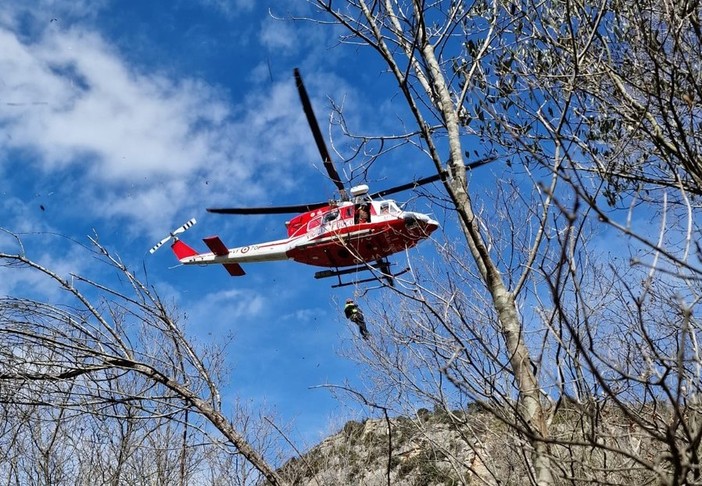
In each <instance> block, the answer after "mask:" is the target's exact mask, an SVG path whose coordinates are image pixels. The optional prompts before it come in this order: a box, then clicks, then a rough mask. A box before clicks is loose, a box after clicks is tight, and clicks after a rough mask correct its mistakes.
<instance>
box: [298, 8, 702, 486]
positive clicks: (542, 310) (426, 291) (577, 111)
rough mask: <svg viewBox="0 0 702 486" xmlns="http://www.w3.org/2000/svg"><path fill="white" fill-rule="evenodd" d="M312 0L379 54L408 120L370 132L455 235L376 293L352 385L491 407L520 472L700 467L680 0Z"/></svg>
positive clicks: (399, 401) (692, 205)
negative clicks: (406, 163)
mask: <svg viewBox="0 0 702 486" xmlns="http://www.w3.org/2000/svg"><path fill="white" fill-rule="evenodd" d="M309 3H310V4H312V5H313V6H315V7H316V8H317V9H318V11H319V16H318V17H315V18H312V19H310V20H313V21H318V20H319V19H324V20H329V19H331V20H333V21H334V22H335V23H336V24H339V25H341V26H342V27H343V28H344V29H345V30H344V34H342V37H341V40H342V42H347V43H350V44H353V45H355V46H358V45H362V46H367V47H368V48H369V51H372V52H373V53H374V54H377V55H379V56H380V57H381V58H382V59H383V61H385V63H386V66H387V69H388V72H389V74H390V75H391V76H392V77H393V78H394V80H395V81H396V82H397V86H398V89H399V93H400V94H401V95H402V98H403V101H404V102H405V104H406V107H408V108H409V110H410V113H411V117H412V121H411V122H410V121H408V120H406V119H405V120H403V122H404V126H405V127H415V128H416V130H412V128H409V129H407V132H406V133H403V134H397V133H395V134H391V135H389V136H379V137H378V139H382V140H389V139H391V138H392V139H393V140H398V139H400V138H404V139H405V140H406V141H407V143H406V144H405V145H404V146H403V147H405V148H406V147H409V146H413V147H416V148H418V149H419V153H422V154H423V155H424V156H426V157H427V158H428V160H430V161H431V162H432V163H433V164H434V167H435V168H436V171H437V173H439V174H442V175H443V176H444V178H443V186H442V189H443V192H444V193H445V195H446V199H445V200H444V201H440V203H442V204H444V206H445V207H448V208H449V210H450V211H451V212H454V213H449V218H450V216H451V215H452V214H455V215H456V216H457V219H458V223H459V226H460V228H461V230H462V233H463V236H464V241H462V242H456V241H445V242H439V249H440V252H441V255H442V256H443V258H444V262H445V265H444V266H439V267H438V268H437V267H433V266H430V265H426V266H424V265H419V264H415V265H413V267H414V268H413V273H412V274H411V276H412V278H408V279H407V280H406V281H405V282H400V283H401V285H398V288H397V289H396V292H397V294H398V296H401V297H403V299H400V300H399V301H398V303H397V304H396V305H395V304H393V303H391V302H388V301H387V300H385V301H383V302H381V303H379V306H378V307H377V308H376V312H375V316H376V323H377V324H379V326H378V327H379V328H380V332H379V333H378V334H379V336H378V338H377V339H376V341H375V342H374V343H373V344H372V345H371V346H369V347H364V348H363V349H364V350H365V351H364V353H363V354H361V355H360V359H361V360H362V361H363V362H364V363H366V364H367V365H368V369H371V370H374V371H375V372H376V373H375V374H374V375H373V381H371V382H370V383H369V384H368V390H365V391H364V396H371V397H372V399H373V400H374V401H375V402H379V403H382V404H383V405H387V406H388V407H389V408H394V409H396V410H397V411H398V412H399V411H401V410H402V409H403V408H404V411H405V412H407V410H408V409H411V407H412V406H415V407H416V405H417V404H418V403H430V404H434V405H435V407H437V408H438V409H443V410H446V411H449V412H450V411H451V410H452V409H454V408H466V407H468V406H471V405H472V406H477V407H478V408H479V409H481V410H484V411H487V412H489V413H490V415H491V416H492V417H495V418H497V419H499V421H500V422H501V423H502V424H504V425H505V427H506V431H508V433H509V438H510V440H508V441H506V442H505V443H501V444H502V445H503V447H502V449H501V450H494V449H493V450H492V454H493V455H494V454H495V453H499V452H504V451H505V450H508V451H511V452H512V454H510V457H509V460H510V461H512V463H513V464H514V463H515V461H516V462H517V463H519V465H520V466H519V467H518V468H515V470H516V471H520V472H523V475H522V476H521V477H522V479H523V478H524V476H526V477H528V478H529V480H530V482H531V483H533V484H556V483H559V482H562V481H569V482H577V481H583V482H600V483H607V482H622V483H624V482H633V483H642V482H646V481H657V482H660V483H661V484H683V483H687V482H696V481H698V478H699V475H700V466H699V455H700V438H701V437H702V435H701V434H700V429H699V418H698V416H699V415H698V401H699V399H698V395H699V386H700V382H699V371H698V369H699V365H700V363H702V361H701V359H700V358H702V357H701V356H700V355H699V352H698V344H697V343H698V338H699V323H698V322H697V320H696V319H695V315H696V313H697V312H698V311H699V296H700V295H701V294H700V290H701V289H700V288H699V276H700V270H701V269H702V268H701V267H700V264H699V261H700V260H699V257H700V255H702V252H701V251H700V249H699V245H698V244H697V243H696V240H697V239H698V235H699V231H700V227H699V222H698V219H699V216H698V212H699V210H698V207H697V203H696V195H697V194H698V193H699V166H700V152H699V146H700V140H699V126H700V122H701V121H702V120H701V119H700V110H699V101H698V100H699V99H702V97H701V96H700V80H701V79H702V78H701V74H700V73H701V72H702V70H701V69H700V65H699V63H700V60H699V55H698V54H699V52H700V46H701V42H700V41H701V39H700V28H699V17H700V4H699V2H682V3H680V2H666V1H663V2H634V1H628V0H620V1H604V2H598V3H594V4H593V3H587V2H585V3H577V2H571V1H569V0H565V1H562V2H546V3H543V2H542V3H537V2H530V1H526V2H520V1H506V2H502V1H499V2H498V1H492V2H491V1H488V2H483V1H478V2H464V1H437V2H421V1H417V0H408V1H405V2H396V1H389V0H388V1H386V0H381V1H374V2H367V1H365V0H348V1H344V2H331V1H324V0H311V1H310V2H309ZM356 48H357V49H358V47H356ZM390 97H391V96H390V95H389V96H388V98H390ZM393 99H398V98H397V97H394V98H393ZM406 107H405V108H406ZM344 128H346V129H348V127H346V126H345V125H344ZM357 140H360V141H361V142H362V143H365V142H366V141H368V140H371V137H367V136H366V137H363V138H361V137H359V138H357ZM398 145H399V143H398ZM370 150H371V149H370V146H369V151H370ZM355 153H361V151H360V150H356V152H355ZM474 156H475V157H478V158H481V159H483V158H486V157H487V158H490V159H494V160H497V161H502V162H503V165H501V166H500V167H499V169H494V170H499V174H497V175H496V176H495V177H494V178H493V184H494V187H493V188H489V189H485V188H481V187H470V185H469V176H470V174H467V173H466V170H465V167H466V165H467V163H468V162H470V160H471V157H474ZM370 160H372V161H373V162H374V163H377V162H378V161H379V160H383V158H374V157H370ZM493 167H496V166H493ZM448 221H450V219H448ZM606 239H607V240H609V241H612V242H616V243H608V242H607V241H606ZM355 356H359V355H358V353H355ZM382 396H385V397H386V402H382V401H380V399H379V397H382ZM460 417H461V415H455V418H454V419H453V420H454V421H455V422H456V424H457V426H465V425H466V424H461V418H460ZM476 450H477V449H476ZM482 450H483V451H484V450H485V449H482ZM524 451H528V453H527V454H525V453H524ZM484 463H485V464H486V466H487V467H488V469H489V471H490V475H491V476H492V478H493V479H494V480H495V481H498V480H502V479H504V478H505V477H506V475H507V474H508V473H507V472H506V471H507V470H506V469H505V468H503V467H501V466H500V465H499V464H496V463H494V462H492V463H491V462H490V461H484ZM614 471H617V476H613V473H614ZM624 471H626V472H624ZM613 477H614V478H616V479H613Z"/></svg>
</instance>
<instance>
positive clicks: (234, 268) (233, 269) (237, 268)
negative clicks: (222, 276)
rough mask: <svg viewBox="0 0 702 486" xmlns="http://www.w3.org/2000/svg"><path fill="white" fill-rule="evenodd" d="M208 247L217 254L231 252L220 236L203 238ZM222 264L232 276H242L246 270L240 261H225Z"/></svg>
mask: <svg viewBox="0 0 702 486" xmlns="http://www.w3.org/2000/svg"><path fill="white" fill-rule="evenodd" d="M202 241H204V242H205V244H206V245H207V247H208V248H209V249H210V250H212V253H214V254H215V255H217V256H224V255H228V254H229V249H228V248H227V246H226V245H225V244H224V243H223V242H222V240H221V239H219V236H208V237H207V238H203V240H202ZM222 266H223V267H224V268H225V269H226V270H227V272H229V275H231V276H232V277H241V276H242V275H245V274H246V272H244V269H243V268H241V265H239V264H238V263H223V264H222Z"/></svg>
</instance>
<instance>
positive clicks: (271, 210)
mask: <svg viewBox="0 0 702 486" xmlns="http://www.w3.org/2000/svg"><path fill="white" fill-rule="evenodd" d="M328 204H329V203H328V202H319V203H312V204H298V205H295V206H270V207H265V208H207V211H208V212H210V213H216V214H291V213H304V212H307V211H312V210H313V209H318V208H321V207H324V206H326V205H328Z"/></svg>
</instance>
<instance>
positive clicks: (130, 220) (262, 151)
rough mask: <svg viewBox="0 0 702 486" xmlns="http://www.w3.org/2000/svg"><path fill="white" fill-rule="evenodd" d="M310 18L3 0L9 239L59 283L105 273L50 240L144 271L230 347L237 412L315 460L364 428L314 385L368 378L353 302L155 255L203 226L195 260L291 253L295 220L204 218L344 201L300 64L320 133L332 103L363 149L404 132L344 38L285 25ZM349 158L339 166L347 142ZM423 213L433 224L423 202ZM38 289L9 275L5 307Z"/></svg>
mask: <svg viewBox="0 0 702 486" xmlns="http://www.w3.org/2000/svg"><path fill="white" fill-rule="evenodd" d="M309 9H310V7H309V5H308V4H307V2H306V1H304V0H294V1H289V2H273V1H259V0H228V1H227V0H190V1H184V0H175V1H170V0H169V1H156V0H154V1H150V2H142V1H135V0H130V1H120V2H117V1H109V0H100V1H94V0H33V1H23V2H17V1H14V0H0V126H1V127H2V130H0V209H1V210H2V218H0V227H2V228H5V229H7V230H10V231H13V232H17V233H21V234H23V235H24V238H25V242H26V244H27V249H28V251H29V254H30V256H32V257H34V258H37V259H39V260H41V261H42V262H44V263H45V264H47V265H49V266H51V267H52V268H56V269H58V270H59V272H66V273H69V272H82V271H86V270H87V269H89V268H90V265H91V264H92V263H93V262H91V261H86V260H85V259H81V258H77V257H76V256H75V253H74V250H69V249H67V248H69V247H68V245H66V240H65V238H62V237H58V236H51V235H64V236H65V237H68V238H71V239H73V240H76V241H79V242H82V243H85V244H87V243H88V240H87V235H92V234H94V233H96V234H97V235H99V239H100V241H101V242H102V243H104V244H105V245H106V246H107V247H109V248H110V249H111V250H112V251H113V252H115V253H116V254H118V255H119V256H120V257H121V258H122V259H123V260H124V261H125V262H127V264H128V265H130V266H133V267H134V268H140V267H141V266H142V265H145V267H146V269H147V271H148V275H149V281H150V283H152V284H154V285H155V286H156V288H157V289H158V290H159V291H160V292H161V294H162V295H164V296H166V297H168V298H172V299H174V300H176V301H177V302H178V304H179V306H180V307H181V309H182V310H184V311H185V312H187V314H188V317H189V323H188V326H189V329H190V331H191V332H192V333H193V335H194V336H196V337H197V338H198V339H200V340H207V339H213V340H217V339H218V338H219V337H220V336H223V335H229V334H231V335H232V336H233V337H234V341H233V344H232V345H231V346H230V348H229V356H230V358H231V359H230V363H229V364H230V365H231V367H232V373H231V383H230V386H229V387H227V389H226V390H225V392H226V394H227V395H226V396H227V397H228V399H229V400H231V401H232V402H234V401H236V400H241V401H243V402H245V403H250V404H251V405H252V406H254V407H258V406H265V407H266V408H267V409H268V410H272V411H273V413H274V417H275V418H277V419H278V423H281V424H283V425H285V424H289V427H290V429H291V430H292V431H293V436H292V438H293V439H295V440H297V441H298V445H302V446H305V445H309V444H310V443H313V442H315V441H317V440H319V439H320V438H321V437H323V436H324V435H326V434H328V433H329V432H330V427H331V428H332V429H333V428H335V427H338V426H339V425H341V424H343V422H344V421H345V420H347V419H350V418H357V417H356V415H355V414H356V413H363V411H361V412H358V411H357V410H356V411H355V410H354V407H353V405H351V404H345V403H341V402H338V401H336V400H335V399H334V398H333V397H332V396H331V395H330V393H329V392H328V391H325V390H324V389H319V388H312V387H316V386H318V385H321V384H325V383H334V384H343V383H347V382H348V383H352V384H354V383H358V382H359V377H360V374H361V370H359V369H358V368H357V366H356V365H355V364H354V363H352V362H351V361H349V360H348V359H347V358H344V357H343V356H345V355H347V354H349V353H352V352H353V351H352V350H353V347H354V346H357V345H358V343H357V336H356V330H355V328H354V327H353V326H352V325H350V324H349V323H347V322H346V321H345V319H344V318H343V315H342V313H341V303H342V302H343V300H344V299H345V298H346V297H348V296H350V295H353V293H354V291H358V290H357V289H354V288H353V287H350V288H346V289H343V290H334V289H331V288H330V283H329V282H328V281H316V280H314V279H313V278H312V276H313V273H314V271H315V270H316V269H314V268H312V267H304V266H300V265H297V264H294V263H291V262H281V263H268V264H261V265H248V266H246V268H245V269H246V271H247V273H248V275H247V276H245V277H243V278H236V279H235V278H232V277H229V275H228V274H227V273H226V272H225V271H224V270H223V269H221V268H216V267H209V268H184V267H178V268H173V266H174V264H175V263H176V262H175V260H174V257H173V255H172V254H171V253H170V251H169V249H168V248H167V247H164V248H163V249H162V250H160V251H159V252H157V253H156V254H155V255H153V256H150V255H148V253H147V252H148V249H149V248H150V247H151V246H152V245H154V244H155V243H156V242H158V241H159V240H160V239H161V238H162V237H164V236H165V235H167V234H168V232H169V231H171V230H172V229H174V228H176V227H177V226H179V225H181V224H182V223H184V222H185V221H187V220H188V219H190V218H192V217H195V218H197V220H198V224H197V225H196V226H195V227H194V228H193V229H191V230H190V231H189V232H188V233H186V235H185V237H184V239H185V240H186V241H188V242H190V243H191V244H193V245H194V246H196V247H197V248H201V249H204V245H203V244H202V243H201V241H200V239H201V238H202V237H205V236H209V235H212V234H219V235H220V236H221V238H222V239H223V241H224V242H225V243H226V244H228V245H229V246H240V245H244V244H249V243H256V242H260V241H267V240H273V239H278V238H282V237H284V235H285V228H284V222H285V220H286V217H285V216H272V217H248V218H246V217H227V216H219V215H211V214H208V213H206V212H205V208H206V207H212V206H241V205H268V204H297V203H302V202H309V201H319V200H326V199H328V198H331V197H332V196H333V195H334V186H333V185H332V184H331V183H330V182H329V181H328V180H327V179H326V178H325V175H324V174H323V169H322V168H321V163H320V160H319V155H318V154H317V151H316V148H315V146H314V143H313V140H312V136H311V134H310V132H309V129H308V127H307V125H306V123H305V121H304V117H303V113H302V110H301V108H300V103H299V99H298V96H297V92H296V91H295V87H294V82H293V78H292V70H293V68H294V67H299V68H300V69H301V71H302V74H303V77H304V79H305V82H306V84H307V88H308V90H309V92H310V94H311V96H312V98H313V100H312V101H313V103H314V105H315V109H316V112H317V116H318V118H320V120H322V130H323V131H324V132H325V133H326V131H327V126H326V123H324V121H325V120H327V119H328V117H329V114H330V112H331V109H330V104H329V102H328V99H327V97H332V98H333V99H334V100H335V101H336V102H338V103H340V104H343V106H344V109H345V113H346V116H347V121H348V122H349V124H350V126H351V127H352V128H353V129H355V130H356V131H357V132H361V133H381V132H382V131H383V129H384V128H387V127H388V126H390V124H397V121H398V120H399V119H400V117H402V116H404V115H403V111H402V104H401V103H398V102H397V100H392V99H389V98H388V97H387V96H386V91H387V88H388V87H392V86H394V84H395V83H393V81H392V79H390V78H389V77H388V76H387V75H384V74H383V73H382V66H381V65H380V64H377V66H376V64H374V63H377V62H378V61H377V60H376V59H375V57H374V56H373V55H372V53H370V52H365V51H363V50H362V49H353V50H352V49H348V48H341V47H337V42H336V37H335V34H336V33H337V32H335V31H334V29H332V28H331V27H322V26H319V25H316V24H313V23H310V22H300V21H297V22H294V21H290V20H279V19H276V18H274V16H275V17H278V18H280V19H285V18H290V17H291V16H308V15H310V12H311V11H310V10H309ZM269 10H270V11H269ZM271 12H272V13H273V14H274V16H272V15H271ZM359 59H362V62H363V67H364V69H363V70H362V71H360V70H359V69H358V60H359ZM335 143H336V144H337V145H336V146H337V147H339V148H340V149H342V150H343V148H344V147H345V144H347V143H348V141H344V140H343V139H341V138H337V139H336V142H335ZM340 169H341V168H340ZM354 169H357V168H356V167H353V166H347V167H345V168H343V172H344V174H345V176H346V177H353V178H354V182H370V183H371V185H372V186H373V189H383V188H386V187H388V186H391V185H395V184H398V183H403V182H407V180H408V178H412V177H421V176H425V175H429V174H431V173H432V172H431V171H432V168H431V166H430V165H429V163H428V162H427V161H426V160H424V161H422V160H415V159H406V160H404V161H403V164H402V167H401V170H402V177H397V174H396V173H393V171H392V165H387V164H385V165H383V166H378V167H373V168H372V170H371V172H370V177H371V180H368V181H366V180H364V179H363V178H360V177H359V174H358V171H354ZM410 198H412V195H411V194H406V195H400V196H399V197H398V200H400V201H403V200H408V199H410ZM414 208H415V209H418V210H422V211H425V212H428V211H429V209H428V206H427V203H426V202H424V203H423V206H422V202H421V201H418V205H417V206H414ZM0 244H2V245H4V248H8V249H11V246H12V244H11V242H9V241H8V240H7V239H3V238H0ZM425 251H426V250H425ZM400 258H403V257H402V256H400ZM29 284H33V282H31V281H26V280H22V278H19V277H17V278H15V277H10V276H5V277H4V278H3V279H1V280H0V292H1V293H2V294H12V293H14V292H17V291H18V289H20V288H22V286H26V285H29ZM371 295H373V294H371ZM375 295H376V297H372V298H377V297H378V294H377V293H376V294H375ZM371 328H372V324H371Z"/></svg>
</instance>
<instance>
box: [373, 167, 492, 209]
mask: <svg viewBox="0 0 702 486" xmlns="http://www.w3.org/2000/svg"><path fill="white" fill-rule="evenodd" d="M494 160H495V158H494V157H485V158H483V159H480V160H476V161H475V162H471V163H470V164H466V165H465V168H466V170H472V169H477V168H478V167H480V166H482V165H485V164H489V163H490V162H493V161H494ZM444 178H446V172H442V173H441V174H434V175H432V176H428V177H422V178H421V179H417V180H416V181H412V182H408V183H406V184H401V185H399V186H395V187H391V188H389V189H384V190H382V191H378V192H374V193H373V194H371V195H370V197H371V199H375V198H376V197H384V196H389V195H390V194H397V193H398V192H402V191H408V190H410V189H415V188H417V187H419V186H423V185H425V184H429V183H431V182H436V181H439V180H443V179H444Z"/></svg>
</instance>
